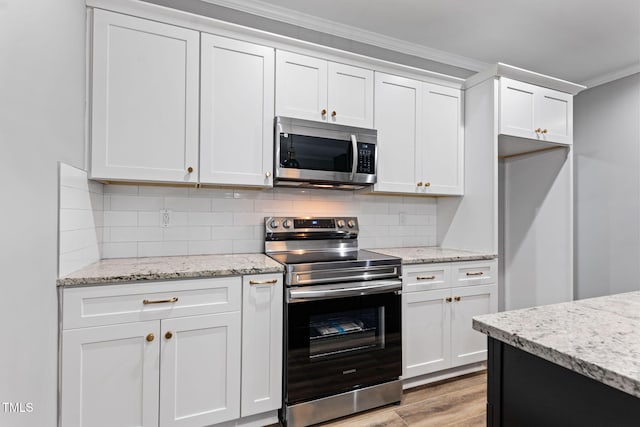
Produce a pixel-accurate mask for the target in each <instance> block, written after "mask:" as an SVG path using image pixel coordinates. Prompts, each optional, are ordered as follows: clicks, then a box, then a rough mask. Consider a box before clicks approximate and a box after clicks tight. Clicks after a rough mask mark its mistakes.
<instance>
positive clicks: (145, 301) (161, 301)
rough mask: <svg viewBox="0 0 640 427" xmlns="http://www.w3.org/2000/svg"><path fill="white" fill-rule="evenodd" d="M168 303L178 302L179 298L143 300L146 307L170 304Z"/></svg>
mask: <svg viewBox="0 0 640 427" xmlns="http://www.w3.org/2000/svg"><path fill="white" fill-rule="evenodd" d="M168 302H178V297H173V298H169V299H161V300H155V301H152V300H148V299H145V300H142V303H143V304H144V305H148V304H164V303H168Z"/></svg>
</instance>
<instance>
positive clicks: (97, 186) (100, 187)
mask: <svg viewBox="0 0 640 427" xmlns="http://www.w3.org/2000/svg"><path fill="white" fill-rule="evenodd" d="M89 192H91V193H97V194H104V184H103V183H101V182H98V181H92V180H89Z"/></svg>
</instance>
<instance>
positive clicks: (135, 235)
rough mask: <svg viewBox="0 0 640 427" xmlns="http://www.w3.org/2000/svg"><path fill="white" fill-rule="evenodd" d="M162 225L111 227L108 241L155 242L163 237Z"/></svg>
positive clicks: (106, 238)
mask: <svg viewBox="0 0 640 427" xmlns="http://www.w3.org/2000/svg"><path fill="white" fill-rule="evenodd" d="M162 230H163V229H162V228H160V227H109V235H108V236H107V235H105V241H107V242H154V241H160V240H163V239H162Z"/></svg>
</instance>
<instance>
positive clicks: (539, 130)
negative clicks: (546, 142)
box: [534, 128, 542, 133]
mask: <svg viewBox="0 0 640 427" xmlns="http://www.w3.org/2000/svg"><path fill="white" fill-rule="evenodd" d="M534 132H535V133H540V132H542V129H540V128H538V129H536V130H535V131H534Z"/></svg>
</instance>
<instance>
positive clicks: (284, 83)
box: [276, 50, 373, 128]
mask: <svg viewBox="0 0 640 427" xmlns="http://www.w3.org/2000/svg"><path fill="white" fill-rule="evenodd" d="M276 115H278V116H286V117H295V118H299V119H306V120H315V121H320V122H329V123H336V124H341V125H348V126H357V127H366V128H371V127H373V71H371V70H367V69H364V68H359V67H353V66H350V65H345V64H338V63H334V62H329V61H326V60H324V59H318V58H314V57H310V56H305V55H299V54H296V53H291V52H284V51H280V50H278V51H277V52H276Z"/></svg>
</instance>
